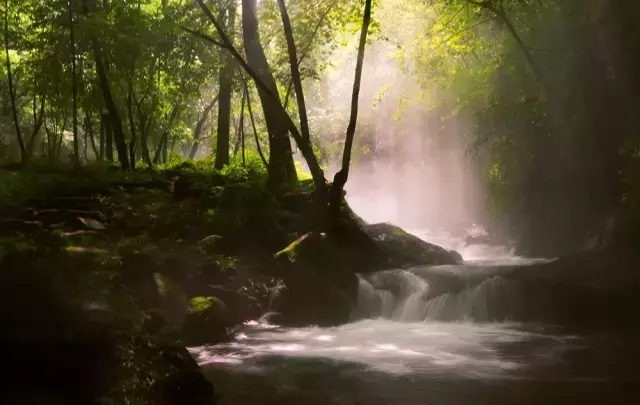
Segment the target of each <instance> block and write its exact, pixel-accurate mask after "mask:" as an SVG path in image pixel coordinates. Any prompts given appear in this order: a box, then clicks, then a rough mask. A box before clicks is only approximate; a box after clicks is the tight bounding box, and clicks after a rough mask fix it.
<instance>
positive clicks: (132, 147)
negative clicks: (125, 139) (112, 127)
mask: <svg viewBox="0 0 640 405" xmlns="http://www.w3.org/2000/svg"><path fill="white" fill-rule="evenodd" d="M132 80H133V79H131V80H129V83H128V88H129V91H128V94H127V115H128V117H129V131H130V132H131V141H129V161H130V162H131V169H132V170H135V168H136V142H137V140H138V136H137V134H136V124H135V121H134V118H133V83H132Z"/></svg>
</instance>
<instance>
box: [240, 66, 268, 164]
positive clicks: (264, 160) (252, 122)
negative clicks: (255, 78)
mask: <svg viewBox="0 0 640 405" xmlns="http://www.w3.org/2000/svg"><path fill="white" fill-rule="evenodd" d="M242 85H243V86H244V94H245V97H246V98H247V110H248V111H249V119H250V120H251V129H252V130H253V137H254V138H255V141H256V149H257V150H258V155H260V159H261V160H262V163H264V167H269V164H268V163H267V159H265V157H264V154H263V153H262V147H261V146H260V139H259V138H258V130H257V129H256V122H255V120H254V119H253V111H252V110H251V97H250V96H249V87H248V86H247V81H246V80H245V79H244V77H242Z"/></svg>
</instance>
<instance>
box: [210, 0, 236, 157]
mask: <svg viewBox="0 0 640 405" xmlns="http://www.w3.org/2000/svg"><path fill="white" fill-rule="evenodd" d="M227 13H228V18H227V24H226V26H227V28H228V31H229V33H230V34H229V35H231V33H232V32H233V30H234V28H235V22H236V2H235V0H232V1H231V3H230V4H229V9H228V10H227ZM220 17H221V18H220V20H221V21H224V18H223V17H224V11H222V12H221V13H220ZM220 59H221V61H222V63H223V64H222V67H221V68H220V92H219V97H220V103H219V104H218V136H217V139H216V162H215V167H216V169H218V170H220V169H222V168H223V167H224V166H226V165H228V164H229V136H230V132H231V130H230V127H231V92H232V84H233V72H234V62H233V58H232V57H231V55H229V53H228V52H227V51H226V50H224V49H220Z"/></svg>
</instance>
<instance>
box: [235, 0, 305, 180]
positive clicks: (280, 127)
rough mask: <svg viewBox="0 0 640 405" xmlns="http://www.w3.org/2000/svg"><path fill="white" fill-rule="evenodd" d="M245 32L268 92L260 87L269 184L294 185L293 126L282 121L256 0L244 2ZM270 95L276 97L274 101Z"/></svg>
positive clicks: (249, 54)
mask: <svg viewBox="0 0 640 405" xmlns="http://www.w3.org/2000/svg"><path fill="white" fill-rule="evenodd" d="M242 33H243V38H244V49H245V53H246V55H247V62H248V64H249V66H250V67H251V68H252V69H253V70H254V71H255V73H256V74H257V76H258V77H259V79H260V81H262V82H263V83H264V84H265V85H266V87H267V89H268V90H265V89H262V88H261V87H258V94H259V95H260V101H261V103H262V110H263V112H264V117H265V121H266V123H267V131H268V132H269V150H270V154H269V170H268V172H269V185H270V187H272V188H275V189H281V188H283V187H287V186H292V185H295V184H296V183H297V182H298V178H297V174H296V169H295V165H294V164H293V152H292V150H291V142H290V141H289V136H288V132H289V128H290V125H289V123H288V122H287V121H286V120H284V119H283V116H282V111H281V110H282V105H278V104H279V103H280V100H279V98H278V97H277V95H278V88H277V86H276V82H275V80H274V78H273V75H272V74H271V70H270V68H269V64H268V62H267V58H266V56H265V53H264V49H263V48H262V45H261V44H260V34H259V32H258V19H257V17H256V0H242ZM269 93H271V94H273V95H276V97H275V99H274V97H272V96H270V94H269Z"/></svg>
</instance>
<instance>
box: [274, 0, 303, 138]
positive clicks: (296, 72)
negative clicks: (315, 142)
mask: <svg viewBox="0 0 640 405" xmlns="http://www.w3.org/2000/svg"><path fill="white" fill-rule="evenodd" d="M277 1H278V8H279V9H280V15H281V16H282V25H283V27H284V35H285V38H286V40H287V51H288V54H289V64H290V65H291V82H292V83H293V87H294V89H295V91H296V100H297V102H298V115H299V117H300V134H301V135H302V139H303V140H304V141H305V142H307V143H309V144H311V136H310V135H309V119H308V118H307V106H306V103H305V100H304V92H303V90H302V79H301V78H300V69H299V66H298V63H299V62H298V53H297V51H296V44H295V41H294V38H293V30H292V29H291V21H290V20H289V13H288V12H287V6H286V5H285V3H284V0H277Z"/></svg>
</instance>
